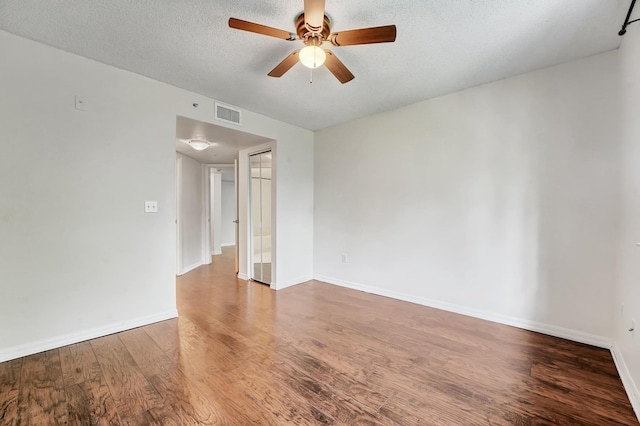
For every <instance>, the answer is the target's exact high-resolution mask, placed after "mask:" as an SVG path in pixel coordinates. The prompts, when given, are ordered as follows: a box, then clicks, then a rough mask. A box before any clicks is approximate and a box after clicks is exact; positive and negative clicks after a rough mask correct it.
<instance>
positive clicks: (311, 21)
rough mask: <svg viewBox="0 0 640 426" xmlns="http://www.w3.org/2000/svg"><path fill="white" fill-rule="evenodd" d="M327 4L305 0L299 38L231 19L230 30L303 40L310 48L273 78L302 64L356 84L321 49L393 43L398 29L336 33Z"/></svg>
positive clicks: (330, 54) (298, 25) (333, 57)
mask: <svg viewBox="0 0 640 426" xmlns="http://www.w3.org/2000/svg"><path fill="white" fill-rule="evenodd" d="M324 3H325V0H304V12H303V13H302V14H301V15H300V16H298V17H297V18H296V21H295V23H296V34H294V33H290V32H288V31H284V30H279V29H277V28H272V27H267V26H266V25H260V24H255V23H253V22H248V21H243V20H241V19H236V18H229V27H231V28H235V29H238V30H243V31H249V32H252V33H257V34H263V35H267V36H271V37H276V38H280V39H283V40H288V41H294V40H302V42H303V43H304V44H305V46H306V47H304V48H302V49H301V50H296V51H294V52H293V53H291V54H290V55H289V56H287V57H286V58H285V59H284V61H282V62H280V63H279V64H278V65H277V66H276V67H275V68H274V69H272V70H271V72H269V74H268V75H269V76H270V77H282V76H283V75H284V73H286V72H287V71H289V70H290V69H291V67H293V66H294V65H295V64H296V63H298V61H300V62H302V64H303V65H305V66H307V67H309V68H312V69H313V68H317V67H319V66H322V65H323V64H324V65H325V66H326V67H327V69H329V71H331V73H332V74H333V75H334V76H335V77H336V78H337V79H338V80H339V81H340V83H343V84H344V83H346V82H348V81H351V80H353V78H354V76H353V74H352V73H351V71H349V69H348V68H347V67H346V66H345V65H344V64H343V63H342V62H341V61H340V59H338V58H337V57H336V55H335V54H334V53H333V52H331V51H330V50H329V49H322V48H321V45H322V44H323V43H324V42H329V43H331V44H332V45H334V46H353V45H356V44H371V43H389V42H393V41H395V40H396V26H395V25H386V26H383V27H372V28H362V29H358V30H350V31H341V32H337V33H332V32H331V21H330V20H329V18H328V17H327V15H325V9H324ZM296 35H297V36H296Z"/></svg>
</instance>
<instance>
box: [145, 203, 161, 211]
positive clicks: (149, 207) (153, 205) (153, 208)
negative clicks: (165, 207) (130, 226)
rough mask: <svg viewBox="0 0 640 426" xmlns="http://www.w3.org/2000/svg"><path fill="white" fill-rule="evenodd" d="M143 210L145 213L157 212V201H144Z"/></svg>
mask: <svg viewBox="0 0 640 426" xmlns="http://www.w3.org/2000/svg"><path fill="white" fill-rule="evenodd" d="M144 212H145V213H158V202H157V201H145V202H144Z"/></svg>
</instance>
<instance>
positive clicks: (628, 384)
mask: <svg viewBox="0 0 640 426" xmlns="http://www.w3.org/2000/svg"><path fill="white" fill-rule="evenodd" d="M611 355H612V356H613V362H614V363H615V364H616V368H617V369H618V374H619V375H620V379H621V380H622V385H623V386H624V390H625V391H626V392H627V396H628V397H629V401H631V406H632V407H633V411H635V413H636V417H638V420H639V421H640V391H639V390H638V386H637V385H636V383H635V382H634V380H633V377H632V376H631V373H630V372H629V368H628V367H627V363H626V362H625V360H624V356H623V355H622V352H621V351H620V348H619V347H618V345H617V344H616V343H615V342H614V343H613V346H611Z"/></svg>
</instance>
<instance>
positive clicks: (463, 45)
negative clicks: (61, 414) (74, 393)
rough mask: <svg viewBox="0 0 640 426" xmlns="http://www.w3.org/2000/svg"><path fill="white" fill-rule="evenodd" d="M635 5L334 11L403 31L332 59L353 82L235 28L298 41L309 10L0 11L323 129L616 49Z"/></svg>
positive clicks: (68, 5)
mask: <svg viewBox="0 0 640 426" xmlns="http://www.w3.org/2000/svg"><path fill="white" fill-rule="evenodd" d="M628 5H629V1H627V0H535V1H532V0H456V1H452V0H405V1H399V0H374V1H371V0H350V1H338V0H326V8H327V15H328V16H330V18H331V19H332V21H333V27H332V29H333V30H334V31H340V30H347V29H356V28H363V27H370V26H380V25H387V24H396V26H397V33H398V35H397V40H396V42H395V43H387V44H375V45H367V46H347V47H336V48H332V50H333V51H334V53H335V54H336V55H337V56H338V57H339V58H340V59H341V60H342V62H344V64H345V65H346V66H347V67H348V68H349V69H350V70H351V71H352V72H353V74H354V75H355V77H356V78H355V79H354V80H353V81H351V82H349V83H347V84H344V85H341V84H340V83H339V82H338V81H337V80H336V79H335V78H334V77H333V75H331V74H330V73H329V72H328V71H327V70H326V69H325V68H321V69H319V70H317V71H315V72H314V76H313V84H309V73H310V71H309V70H308V69H306V68H304V67H303V66H302V65H300V64H298V65H296V66H295V67H294V68H293V69H291V70H290V71H289V72H288V73H287V74H285V75H284V76H283V77H282V78H279V79H277V78H271V77H268V76H267V73H268V72H269V71H270V70H271V69H272V68H273V67H274V66H275V65H277V64H278V63H279V62H280V61H281V60H282V59H283V58H284V57H285V56H287V55H288V54H289V53H290V52H291V51H293V50H295V49H298V48H300V47H301V46H302V44H301V42H300V41H295V42H288V41H283V40H279V39H275V38H271V37H266V36H261V35H258V34H252V33H248V32H244V31H238V30H233V29H230V28H228V26H227V20H228V18H229V17H235V18H239V19H243V20H248V21H253V22H257V23H261V24H264V25H268V26H272V27H276V28H280V29H284V30H287V31H290V32H295V30H294V23H293V20H294V19H295V18H296V16H297V15H298V14H299V13H300V12H301V11H302V7H303V0H269V1H267V0H264V1H255V0H109V1H104V0H0V28H2V29H4V30H6V31H9V32H11V33H14V34H17V35H21V36H24V37H27V38H30V39H33V40H37V41H41V42H43V43H46V44H49V45H52V46H55V47H58V48H61V49H63V50H67V51H69V52H73V53H77V54H79V55H82V56H85V57H88V58H92V59H95V60H98V61H100V62H104V63H107V64H110V65H114V66H116V67H119V68H123V69H126V70H130V71H133V72H136V73H139V74H142V75H145V76H148V77H151V78H154V79H156V80H160V81H164V82H167V83H170V84H172V85H175V86H178V87H181V88H184V89H188V90H191V91H194V92H197V93H200V94H203V95H206V96H210V97H212V98H215V99H218V100H220V101H223V102H225V103H229V104H232V105H237V106H240V107H242V108H245V109H247V110H251V111H254V112H258V113H261V114H264V115H267V116H270V117H274V118H277V119H279V120H282V121H285V122H289V123H292V124H296V125H298V126H301V127H304V128H307V129H311V130H317V129H321V128H325V127H328V126H332V125H335V124H338V123H341V122H344V121H348V120H352V119H355V118H359V117H363V116H366V115H370V114H373V113H377V112H382V111H386V110H390V109H395V108H398V107H401V106H404V105H408V104H411V103H414V102H418V101H421V100H425V99H429V98H432V97H436V96H440V95H443V94H446V93H451V92H454V91H458V90H461V89H465V88H468V87H472V86H476V85H479V84H482V83H487V82H490V81H494V80H498V79H501V78H505V77H509V76H512V75H516V74H520V73H523V72H527V71H531V70H534V69H538V68H543V67H547V66H550V65H554V64H558V63H562V62H566V61H570V60H573V59H577V58H580V57H585V56H589V55H593V54H596V53H600V52H604V51H607V50H611V49H615V48H617V47H618V46H619V44H620V37H618V35H617V32H618V30H619V28H620V25H621V23H622V21H623V19H624V16H625V13H626V11H627V8H628Z"/></svg>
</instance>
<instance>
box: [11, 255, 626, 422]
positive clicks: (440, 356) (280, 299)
mask: <svg viewBox="0 0 640 426" xmlns="http://www.w3.org/2000/svg"><path fill="white" fill-rule="evenodd" d="M233 268H234V259H233V248H225V249H224V251H223V255H222V256H216V257H214V262H213V264H212V265H211V266H204V267H200V268H198V269H196V270H194V271H192V272H190V273H189V274H187V275H185V276H182V277H180V278H178V282H177V292H178V293H177V294H178V311H179V313H180V318H179V319H175V320H169V321H163V322H160V323H156V324H152V325H149V326H146V327H141V328H137V329H134V330H129V331H126V332H123V333H118V334H114V335H111V336H106V337H103V338H99V339H94V340H91V341H88V342H82V343H78V344H75V345H70V346H66V347H63V348H60V349H56V350H51V351H47V352H43V353H40V354H36V355H32V356H28V357H25V358H21V359H17V360H13V361H9V362H5V363H0V425H55V424H71V425H196V424H202V425H250V424H254V425H283V424H295V425H317V424H343V425H360V424H362V425H543V424H561V425H598V426H602V425H637V424H638V421H637V418H636V417H635V415H634V413H633V410H632V408H631V406H630V404H629V400H628V398H627V396H626V394H625V392H624V389H623V387H622V384H621V382H620V378H619V377H618V375H617V372H616V370H615V367H614V364H613V361H612V358H611V355H610V353H609V352H608V351H607V350H604V349H598V348H594V347H590V346H587V345H582V344H579V343H574V342H570V341H567V340H562V339H557V338H553V337H549V336H544V335H541V334H537V333H532V332H527V331H523V330H519V329H516V328H512V327H507V326H503V325H499V324H495V323H491V322H487V321H482V320H478V319H473V318H469V317H464V316H460V315H456V314H452V313H448V312H444V311H439V310H436V309H430V308H426V307H423V306H418V305H413V304H410V303H405V302H400V301H396V300H392V299H388V298H384V297H379V296H374V295H370V294H366V293H361V292H357V291H352V290H348V289H344V288H340V287H336V286H332V285H328V284H324V283H320V282H314V281H312V282H309V283H305V284H302V285H299V286H295V287H292V288H289V289H285V290H281V291H279V292H277V293H276V292H274V291H271V290H270V289H269V288H268V287H267V286H264V285H262V284H257V283H251V282H249V283H247V282H244V281H241V280H237V279H236V277H235V274H234V273H233Z"/></svg>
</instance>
